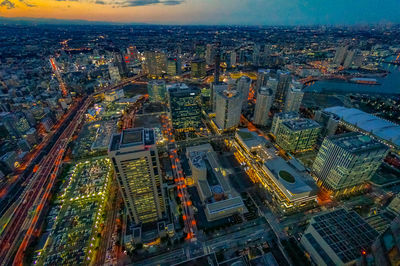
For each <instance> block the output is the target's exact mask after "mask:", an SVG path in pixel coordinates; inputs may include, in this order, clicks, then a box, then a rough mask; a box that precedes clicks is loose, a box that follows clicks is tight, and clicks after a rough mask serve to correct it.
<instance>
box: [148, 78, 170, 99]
mask: <svg viewBox="0 0 400 266" xmlns="http://www.w3.org/2000/svg"><path fill="white" fill-rule="evenodd" d="M147 91H148V93H149V100H150V102H165V101H166V94H167V87H166V84H165V81H164V80H151V81H149V83H148V84H147Z"/></svg>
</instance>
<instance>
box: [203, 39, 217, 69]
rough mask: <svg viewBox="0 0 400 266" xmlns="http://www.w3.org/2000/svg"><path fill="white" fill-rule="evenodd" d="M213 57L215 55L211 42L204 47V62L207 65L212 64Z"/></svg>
mask: <svg viewBox="0 0 400 266" xmlns="http://www.w3.org/2000/svg"><path fill="white" fill-rule="evenodd" d="M214 57H215V48H214V46H213V45H212V44H207V47H206V56H205V59H206V63H207V65H212V64H214Z"/></svg>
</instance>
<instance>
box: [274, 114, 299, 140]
mask: <svg viewBox="0 0 400 266" xmlns="http://www.w3.org/2000/svg"><path fill="white" fill-rule="evenodd" d="M299 118H300V115H299V113H297V112H287V113H276V114H275V115H274V118H273V119H272V126H271V133H272V134H274V136H276V134H277V133H278V128H279V126H280V124H281V123H282V122H284V121H289V120H296V119H299Z"/></svg>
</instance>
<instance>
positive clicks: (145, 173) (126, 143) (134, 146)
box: [108, 128, 165, 224]
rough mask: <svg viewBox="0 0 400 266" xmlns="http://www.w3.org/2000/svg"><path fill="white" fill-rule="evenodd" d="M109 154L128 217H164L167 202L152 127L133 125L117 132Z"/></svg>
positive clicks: (138, 219) (144, 220)
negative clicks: (136, 126)
mask: <svg viewBox="0 0 400 266" xmlns="http://www.w3.org/2000/svg"><path fill="white" fill-rule="evenodd" d="M108 156H109V157H110V159H111V161H112V164H113V166H114V170H115V174H116V177H117V182H118V187H119V190H120V193H121V195H122V198H123V199H124V203H125V207H126V210H127V214H128V217H129V218H130V219H131V220H132V221H134V222H135V223H136V224H140V223H149V222H155V221H157V220H158V219H161V218H162V217H163V212H165V203H164V195H163V193H164V192H163V187H162V178H161V170H160V162H159V160H158V154H157V146H156V144H155V135H154V131H153V129H146V128H132V129H126V130H123V131H122V133H120V134H114V135H113V136H112V137H111V141H110V146H109V149H108Z"/></svg>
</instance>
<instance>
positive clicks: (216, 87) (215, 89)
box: [210, 82, 228, 113]
mask: <svg viewBox="0 0 400 266" xmlns="http://www.w3.org/2000/svg"><path fill="white" fill-rule="evenodd" d="M210 87H211V88H210V89H211V97H210V104H211V110H212V112H213V113H215V112H216V110H217V94H218V93H219V92H222V91H224V90H227V89H228V84H226V83H224V82H219V83H218V84H216V83H214V82H213V83H211V85H210Z"/></svg>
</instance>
